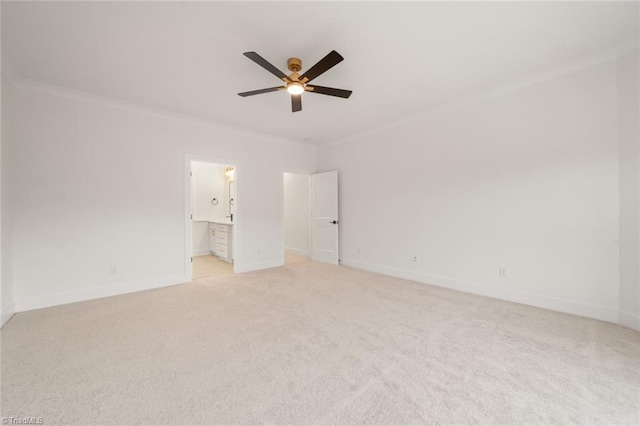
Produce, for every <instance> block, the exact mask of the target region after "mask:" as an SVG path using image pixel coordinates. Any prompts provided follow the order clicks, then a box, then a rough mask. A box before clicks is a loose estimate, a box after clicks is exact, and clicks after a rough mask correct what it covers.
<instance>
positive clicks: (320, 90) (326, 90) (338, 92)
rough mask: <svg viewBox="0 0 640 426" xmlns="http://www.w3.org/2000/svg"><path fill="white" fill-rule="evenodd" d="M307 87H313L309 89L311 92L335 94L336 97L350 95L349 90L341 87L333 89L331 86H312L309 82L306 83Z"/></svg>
mask: <svg viewBox="0 0 640 426" xmlns="http://www.w3.org/2000/svg"><path fill="white" fill-rule="evenodd" d="M307 88H308V89H309V88H310V89H313V90H309V92H311V93H320V94H321V95H329V96H337V97H338V98H345V99H347V98H348V97H349V96H351V93H352V92H351V90H343V89H334V88H333V87H324V86H313V85H311V84H307Z"/></svg>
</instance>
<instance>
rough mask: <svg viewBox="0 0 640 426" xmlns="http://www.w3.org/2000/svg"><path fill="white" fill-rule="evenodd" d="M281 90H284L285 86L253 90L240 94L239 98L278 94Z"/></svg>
mask: <svg viewBox="0 0 640 426" xmlns="http://www.w3.org/2000/svg"><path fill="white" fill-rule="evenodd" d="M280 89H284V86H278V87H269V88H268V89H260V90H252V91H250V92H242V93H238V96H242V97H243V98H244V97H246V96H253V95H259V94H261V93H269V92H277V91H278V90H280Z"/></svg>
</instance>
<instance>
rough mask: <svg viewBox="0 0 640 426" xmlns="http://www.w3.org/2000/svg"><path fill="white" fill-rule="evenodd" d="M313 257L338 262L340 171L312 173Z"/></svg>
mask: <svg viewBox="0 0 640 426" xmlns="http://www.w3.org/2000/svg"><path fill="white" fill-rule="evenodd" d="M311 200H312V222H311V229H312V231H311V259H313V260H317V261H319V262H325V263H331V264H332V265H337V264H338V259H339V258H338V171H337V170H334V171H331V172H325V173H317V174H315V175H311Z"/></svg>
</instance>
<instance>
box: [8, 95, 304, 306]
mask: <svg viewBox="0 0 640 426" xmlns="http://www.w3.org/2000/svg"><path fill="white" fill-rule="evenodd" d="M13 101H14V102H13V103H14V107H15V111H16V115H15V117H14V120H13V123H12V124H13V125H14V126H15V134H14V137H13V138H12V140H11V141H10V142H11V144H10V148H11V150H10V152H11V156H10V158H9V159H6V160H7V161H10V162H11V165H12V168H11V176H10V177H11V179H12V180H13V182H12V189H13V191H12V192H11V199H10V204H11V211H12V213H13V214H14V215H13V218H14V222H13V248H12V255H13V259H12V266H13V271H12V277H13V283H14V289H15V302H16V309H17V310H26V309H32V308H37V307H43V306H50V305H55V304H59V303H66V302H70V301H75V300H84V299H88V298H92V297H99V296H105V295H110V294H119V293H124V292H128V291H135V290H140V289H144V288H150V287H158V286H161V285H170V284H175V283H179V282H181V281H183V280H184V279H185V277H186V276H187V275H188V271H190V269H191V265H190V264H186V263H185V262H184V259H185V256H186V253H185V250H187V251H190V250H191V247H190V245H187V244H186V241H187V238H186V235H185V219H184V211H185V181H186V179H188V177H187V176H188V173H186V171H185V155H186V154H191V155H195V156H201V157H206V158H216V159H221V160H223V162H224V163H228V164H234V165H236V166H238V180H237V182H236V185H238V194H239V195H240V196H241V199H240V201H241V202H240V203H238V211H237V214H238V223H237V225H236V247H235V252H236V264H235V267H236V271H238V272H243V271H249V270H255V269H259V268H266V267H272V266H277V265H281V264H283V256H282V253H283V247H282V227H281V202H282V201H281V200H282V177H281V176H282V174H281V173H282V172H281V171H282V170H283V168H298V169H314V168H315V150H314V149H313V148H312V147H308V146H302V145H298V144H294V143H291V142H285V141H276V140H273V139H270V138H266V137H261V136H259V135H254V134H251V133H241V132H237V131H231V130H226V129H224V128H220V127H216V126H213V125H211V124H210V123H207V122H203V121H197V120H191V119H186V118H183V117H179V116H175V115H170V114H163V113H160V112H158V111H154V110H151V109H145V108H141V107H137V106H133V105H129V104H125V103H121V102H116V101H110V100H106V99H103V98H99V97H93V96H90V95H85V94H80V93H76V92H72V91H67V90H63V89H57V88H51V87H48V86H43V85H40V84H37V83H24V82H23V83H21V84H20V85H19V86H18V88H17V90H16V91H15V97H14V99H13ZM187 200H188V198H187ZM187 202H188V201H187ZM3 204H4V203H3ZM34 260H36V261H37V267H34V263H33V262H34ZM112 266H114V267H116V273H115V274H112V273H111V267H112Z"/></svg>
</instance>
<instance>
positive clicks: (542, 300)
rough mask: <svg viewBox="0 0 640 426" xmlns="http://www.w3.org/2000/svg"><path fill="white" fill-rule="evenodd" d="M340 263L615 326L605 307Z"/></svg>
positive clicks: (612, 314) (615, 315) (613, 312)
mask: <svg viewBox="0 0 640 426" xmlns="http://www.w3.org/2000/svg"><path fill="white" fill-rule="evenodd" d="M340 263H341V264H342V265H345V266H352V267H354V268H358V269H364V270H367V271H371V272H377V273H380V274H384V275H390V276H392V277H398V278H404V279H407V280H412V281H418V282H421V283H425V284H431V285H435V286H438V287H445V288H449V289H452V290H458V291H464V292H466V293H472V294H477V295H480V296H487V297H493V298H495V299H501V300H507V301H509V302H516V303H522V304H523V305H530V306H536V307H538V308H544V309H550V310H553V311H559V312H565V313H568V314H573V315H579V316H583V317H587V318H594V319H598V320H601V321H607V322H612V323H615V324H617V323H618V316H619V312H618V310H617V309H613V308H608V307H606V306H596V305H590V304H586V303H582V302H576V301H574V300H566V299H559V298H556V297H550V296H542V295H539V294H533V293H527V292H521V291H517V290H509V289H505V288H500V287H494V286H490V285H487V284H482V283H478V282H472V281H463V280H458V279H455V278H450V277H445V276H441V275H434V274H428V273H422V272H415V271H407V270H404V269H398V268H393V267H390V266H384V265H376V264H372V263H368V262H363V261H360V260H352V259H342V260H341V262H340Z"/></svg>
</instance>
